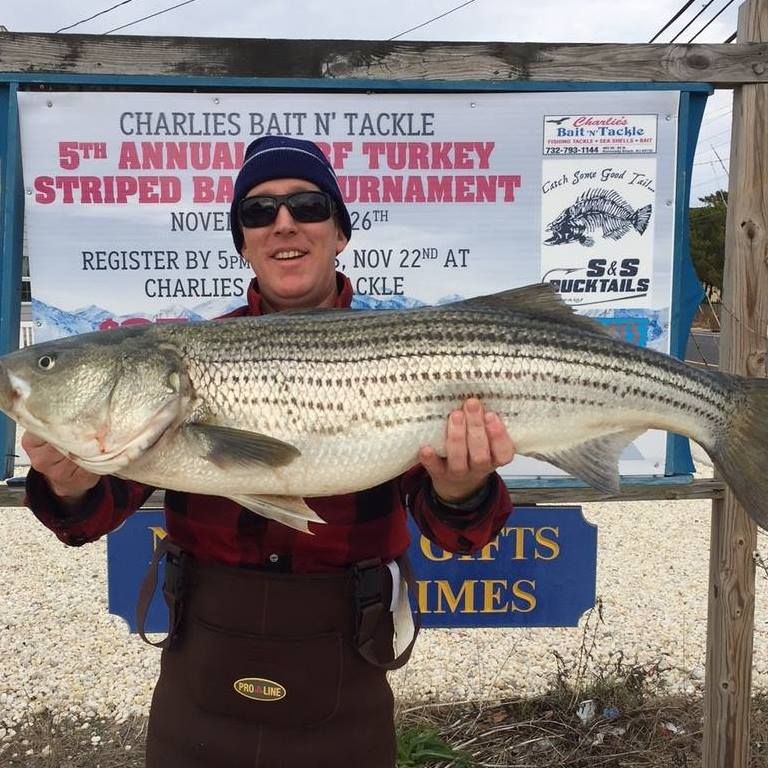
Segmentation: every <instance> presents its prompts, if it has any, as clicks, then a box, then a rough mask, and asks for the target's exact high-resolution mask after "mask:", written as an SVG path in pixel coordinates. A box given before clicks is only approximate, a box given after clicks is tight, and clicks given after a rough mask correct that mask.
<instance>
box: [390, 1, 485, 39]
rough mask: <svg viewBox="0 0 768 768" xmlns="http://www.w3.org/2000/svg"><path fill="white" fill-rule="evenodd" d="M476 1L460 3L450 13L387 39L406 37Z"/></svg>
mask: <svg viewBox="0 0 768 768" xmlns="http://www.w3.org/2000/svg"><path fill="white" fill-rule="evenodd" d="M475 1H476V0H467V2H466V3H462V4H461V5H457V6H456V7H455V8H451V10H450V11H446V12H445V13H441V14H440V15H439V16H435V17H434V18H432V19H429V20H428V21H425V22H424V23H423V24H417V25H416V26H415V27H411V28H410V29H406V30H405V32H400V33H398V34H397V35H395V36H394V37H390V38H388V39H389V40H396V39H397V38H398V37H402V36H403V35H407V34H408V33H409V32H413V31H414V30H416V29H421V28H422V27H426V26H427V24H431V23H432V22H433V21H437V20H438V19H442V18H443V17H445V16H447V15H448V14H449V13H453V12H454V11H458V10H459V9H460V8H464V7H465V6H467V5H471V4H472V3H474V2H475Z"/></svg>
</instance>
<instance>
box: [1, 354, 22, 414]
mask: <svg viewBox="0 0 768 768" xmlns="http://www.w3.org/2000/svg"><path fill="white" fill-rule="evenodd" d="M17 397H18V393H17V392H16V390H15V389H14V388H13V386H12V385H11V379H10V377H9V376H8V371H6V370H5V366H4V365H3V364H2V363H0V411H3V412H5V413H8V412H9V411H10V410H11V407H12V405H13V401H14V400H15V399H16V398H17Z"/></svg>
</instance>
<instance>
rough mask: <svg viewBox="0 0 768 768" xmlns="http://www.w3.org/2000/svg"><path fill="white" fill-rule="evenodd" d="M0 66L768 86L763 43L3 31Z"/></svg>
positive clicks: (45, 70)
mask: <svg viewBox="0 0 768 768" xmlns="http://www.w3.org/2000/svg"><path fill="white" fill-rule="evenodd" d="M0 72H4V73H16V74H23V75H25V76H29V75H45V74H53V73H59V74H72V75H156V76H159V75H176V76H185V77H192V76H200V77H202V76H214V77H238V78H239V77H242V78H287V79H291V78H317V79H322V80H328V81H336V80H341V79H363V80H371V79H375V80H388V81H398V80H415V81H418V82H419V85H423V81H424V80H455V81H462V80H479V81H491V82H495V83H498V84H500V85H501V84H505V83H512V82H525V81H534V80H535V81H543V82H551V81H564V82H565V81H568V82H638V83H639V82H658V83H660V82H671V83H675V82H699V83H711V84H713V85H714V86H715V87H720V88H731V87H733V86H734V85H737V84H740V83H764V82H768V44H765V43H753V44H748V43H745V44H739V45H723V44H718V45H708V44H699V43H697V44H693V45H669V44H657V45H644V44H618V43H601V44H592V43H576V44H575V43H502V42H488V43H470V42H420V41H417V42H413V41H375V40H264V39H261V40H259V39H243V38H201V37H197V38H195V37H141V36H135V37H134V36H130V35H109V36H104V35H55V34H38V33H16V32H7V33H0Z"/></svg>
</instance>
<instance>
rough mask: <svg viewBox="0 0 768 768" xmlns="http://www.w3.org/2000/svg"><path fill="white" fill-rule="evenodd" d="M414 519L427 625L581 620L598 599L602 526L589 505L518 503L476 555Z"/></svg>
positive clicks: (564, 624)
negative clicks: (433, 537) (445, 542)
mask: <svg viewBox="0 0 768 768" xmlns="http://www.w3.org/2000/svg"><path fill="white" fill-rule="evenodd" d="M410 527H411V537H412V544H411V548H410V550H409V554H410V556H411V560H412V562H413V570H414V573H415V576H416V582H417V587H418V590H417V592H418V594H417V599H418V602H419V610H420V612H421V623H422V626H424V627H575V626H576V625H577V624H578V622H579V617H580V616H581V614H582V613H584V611H586V610H588V609H589V608H591V607H592V606H593V605H594V604H595V576H596V571H597V527H596V526H594V525H592V524H591V523H588V522H587V521H586V520H585V519H584V517H583V515H582V511H581V507H543V506H542V507H515V508H514V510H513V511H512V514H511V515H510V516H509V519H508V520H507V523H506V525H505V526H504V528H502V530H501V532H500V533H499V535H498V536H497V537H496V538H495V539H493V541H491V542H490V543H489V544H487V545H486V546H485V547H483V548H482V550H480V551H479V552H477V553H475V554H473V555H455V554H451V553H449V552H444V551H443V550H442V549H440V548H439V547H436V546H435V545H434V544H432V543H431V542H430V541H429V539H427V538H426V537H425V536H422V535H421V534H420V533H419V531H418V529H417V528H416V525H415V523H413V521H411V523H410Z"/></svg>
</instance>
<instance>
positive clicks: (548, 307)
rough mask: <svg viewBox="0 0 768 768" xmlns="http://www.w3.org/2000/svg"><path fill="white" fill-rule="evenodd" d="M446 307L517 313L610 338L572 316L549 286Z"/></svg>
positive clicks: (598, 327)
mask: <svg viewBox="0 0 768 768" xmlns="http://www.w3.org/2000/svg"><path fill="white" fill-rule="evenodd" d="M447 306H454V307H455V306H462V307H467V308H468V309H495V310H497V311H506V312H521V313H523V314H528V315H533V316H538V317H545V318H547V319H548V320H554V321H556V322H559V323H565V324H567V325H569V326H571V327H574V326H576V327H578V328H581V329H582V330H585V331H591V332H592V333H598V334H600V335H601V336H610V333H609V332H608V330H607V329H606V328H605V326H603V325H601V324H600V323H598V322H597V321H596V320H592V318H589V317H584V316H583V315H579V314H576V312H575V311H574V309H573V307H571V306H569V305H568V304H566V303H565V302H564V301H563V300H562V298H561V297H560V294H558V293H557V292H556V291H555V289H554V288H553V287H552V285H551V284H550V283H534V284H533V285H524V286H522V287H521V288H511V289H510V290H508V291H501V292H499V293H489V294H486V295H484V296H473V297H472V298H470V299H464V300H462V301H460V302H458V304H449V305H447Z"/></svg>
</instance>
